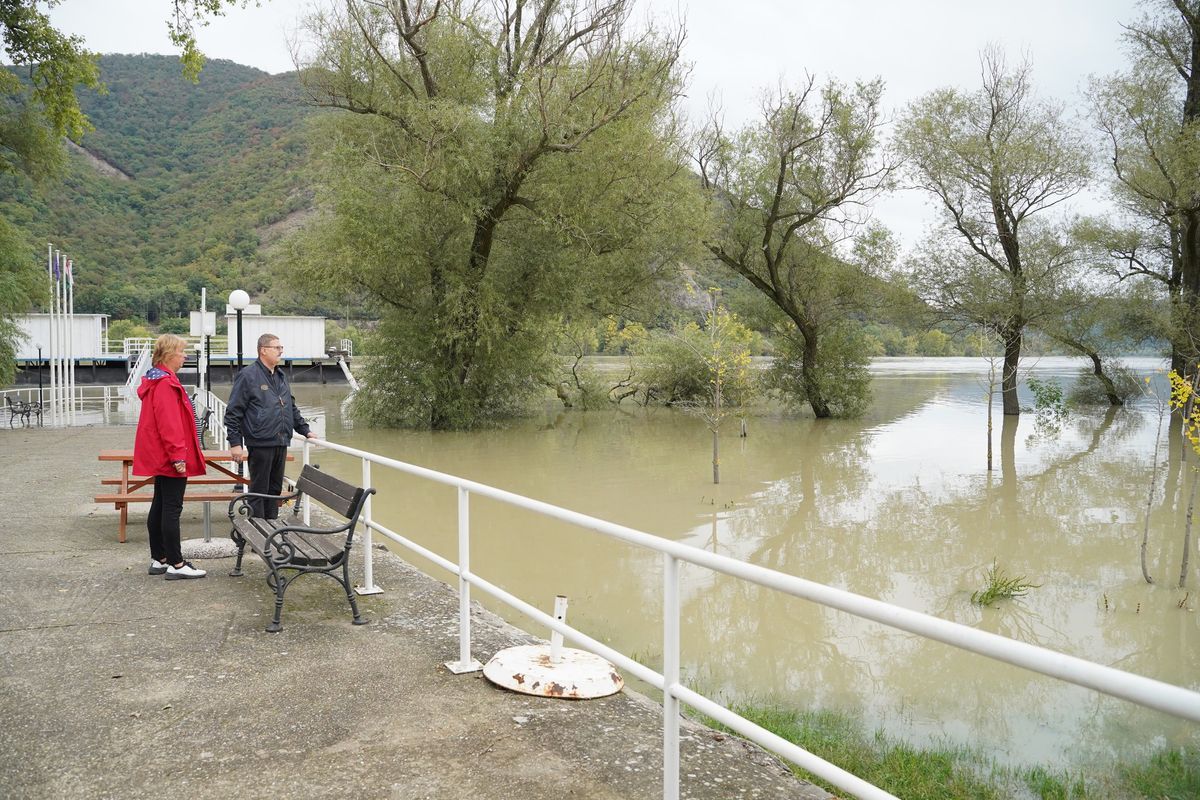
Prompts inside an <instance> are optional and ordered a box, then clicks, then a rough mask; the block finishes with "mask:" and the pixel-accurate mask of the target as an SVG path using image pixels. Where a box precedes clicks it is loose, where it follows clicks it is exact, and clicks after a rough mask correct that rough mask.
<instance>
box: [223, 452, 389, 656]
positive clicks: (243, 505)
mask: <svg viewBox="0 0 1200 800" xmlns="http://www.w3.org/2000/svg"><path fill="white" fill-rule="evenodd" d="M374 493H375V490H374V489H370V488H368V489H363V488H361V487H357V486H352V485H350V484H348V483H346V482H345V481H342V480H338V479H337V478H335V477H333V476H332V475H329V474H328V473H325V472H321V471H320V470H319V469H317V468H316V467H314V466H313V465H311V464H306V465H305V466H304V469H303V470H301V472H300V478H299V479H298V480H297V481H296V491H295V492H293V493H292V494H287V495H265V494H256V493H253V492H247V493H245V494H239V495H238V496H237V498H236V499H234V500H233V501H232V502H230V504H229V521H230V522H231V523H232V524H233V529H232V530H231V531H230V533H229V536H230V538H231V539H233V541H234V543H236V544H237V548H238V552H237V564H235V565H234V568H233V571H232V572H230V573H229V574H230V575H231V576H233V577H241V575H242V556H243V554H244V553H245V549H246V546H247V545H249V547H250V549H251V550H253V551H254V552H255V553H256V554H258V556H259V557H260V558H262V560H263V561H264V562H265V563H266V565H267V568H268V572H267V585H268V586H270V587H271V590H272V591H273V592H274V593H275V616H274V618H273V619H272V620H271V621H270V622H269V623H267V631H269V632H270V633H277V632H278V631H280V630H282V626H281V625H280V624H279V620H280V616H281V615H282V614H283V594H284V592H285V591H287V587H288V586H289V585H290V584H291V583H292V581H294V580H296V579H297V578H299V577H300V576H301V575H307V574H320V575H328V576H329V577H331V578H333V579H334V580H335V581H337V582H338V583H340V584H341V585H342V588H343V589H344V590H345V591H346V599H347V600H349V601H350V610H351V612H353V614H354V620H353V621H354V624H355V625H365V624H367V622H368V620H365V619H363V618H362V617H361V616H360V615H359V613H358V604H357V603H356V602H355V601H354V592H353V591H351V588H350V549H351V548H352V547H353V546H354V527H355V525H356V524H357V523H358V517H359V515H360V514H361V513H362V510H363V506H364V505H365V504H366V502H367V498H368V497H370V496H371V495H372V494H374ZM304 495H307V496H308V497H309V498H310V499H312V500H316V501H317V502H318V503H320V504H322V505H323V506H325V507H326V508H328V509H329V510H330V511H332V512H334V513H335V514H337V515H339V516H340V517H342V518H343V519H344V520H345V522H343V523H342V524H340V525H335V526H333V527H329V528H317V527H312V526H310V525H306V524H304V520H303V518H302V517H300V515H299V512H300V502H299V499H300V498H301V497H302V496H304ZM255 497H265V498H274V499H276V500H280V501H283V500H296V503H295V505H294V506H293V511H292V514H291V515H290V518H289V517H286V516H285V517H282V518H279V519H263V518H261V517H252V516H250V512H251V506H250V502H249V501H250V499H251V498H255ZM342 534H345V535H342ZM284 570H288V571H289V573H288V574H285V573H284ZM338 572H340V573H341V574H340V575H338V574H337V573H338Z"/></svg>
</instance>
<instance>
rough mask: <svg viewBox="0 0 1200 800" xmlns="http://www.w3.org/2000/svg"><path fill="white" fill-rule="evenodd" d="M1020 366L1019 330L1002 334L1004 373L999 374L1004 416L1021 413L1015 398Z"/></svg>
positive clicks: (1018, 401) (1019, 402) (1018, 402)
mask: <svg viewBox="0 0 1200 800" xmlns="http://www.w3.org/2000/svg"><path fill="white" fill-rule="evenodd" d="M1020 366H1021V331H1020V329H1017V330H1016V331H1011V330H1010V331H1007V332H1005V334H1004V375H1002V376H1001V383H1000V385H1001V395H1002V397H1003V398H1004V416H1006V417H1016V416H1019V415H1020V413H1021V401H1020V400H1019V399H1018V398H1017V371H1018V369H1019V368H1020Z"/></svg>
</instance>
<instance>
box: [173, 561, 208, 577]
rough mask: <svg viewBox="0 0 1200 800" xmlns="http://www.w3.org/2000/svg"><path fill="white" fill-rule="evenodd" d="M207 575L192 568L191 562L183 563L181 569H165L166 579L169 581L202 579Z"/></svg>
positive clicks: (200, 570)
mask: <svg viewBox="0 0 1200 800" xmlns="http://www.w3.org/2000/svg"><path fill="white" fill-rule="evenodd" d="M207 574H208V573H207V572H205V571H204V570H202V569H196V568H195V567H193V566H192V562H190V561H185V562H183V566H181V567H167V575H166V579H167V580H169V581H181V580H184V579H185V578H203V577H204V576H205V575H207Z"/></svg>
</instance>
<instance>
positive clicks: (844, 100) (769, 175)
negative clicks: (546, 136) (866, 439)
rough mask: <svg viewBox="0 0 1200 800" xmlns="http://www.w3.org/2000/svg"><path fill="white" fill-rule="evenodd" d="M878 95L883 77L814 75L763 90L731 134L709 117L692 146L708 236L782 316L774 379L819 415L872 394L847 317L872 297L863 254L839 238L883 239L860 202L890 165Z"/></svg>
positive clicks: (848, 411)
mask: <svg viewBox="0 0 1200 800" xmlns="http://www.w3.org/2000/svg"><path fill="white" fill-rule="evenodd" d="M882 96H883V82H882V81H880V80H875V81H871V82H868V83H858V84H855V85H854V86H853V87H847V86H843V85H841V84H839V83H837V82H836V81H830V82H829V83H827V84H826V85H825V86H818V85H817V83H816V80H815V79H814V78H813V77H811V76H810V77H809V78H808V80H807V81H806V82H805V83H804V84H803V85H802V86H801V87H800V88H799V89H798V90H795V91H789V90H785V89H782V88H781V89H780V90H779V91H778V92H776V93H774V94H770V95H767V96H766V98H765V99H764V101H763V104H762V113H761V116H760V117H759V119H758V120H756V121H755V122H753V123H751V124H748V125H746V126H745V127H744V128H742V129H741V130H740V131H738V132H736V133H734V134H732V135H727V134H726V133H725V132H724V131H723V130H722V129H721V125H720V122H719V120H717V119H715V118H714V119H713V120H712V121H711V122H710V123H709V124H708V125H707V126H705V128H704V129H703V130H701V131H700V132H699V134H698V136H697V142H696V145H695V151H694V154H693V157H694V159H695V161H696V164H697V166H698V168H699V171H700V178H701V182H702V183H703V185H704V188H705V189H707V190H708V196H709V199H710V200H711V202H712V203H713V205H714V207H715V210H714V213H715V215H716V216H717V218H718V221H719V224H718V225H717V227H716V228H715V229H714V231H712V232H710V235H709V236H707V237H706V240H705V242H704V243H705V246H706V247H707V248H708V250H709V252H710V253H711V255H712V256H713V257H714V258H715V259H716V260H717V261H718V262H720V263H721V264H723V265H725V266H726V267H728V268H729V269H731V270H733V271H734V272H736V273H738V274H739V275H741V276H743V277H744V278H746V279H747V280H748V281H750V283H751V285H753V286H754V288H755V289H757V290H758V291H759V292H761V293H762V294H763V296H765V297H766V298H767V299H769V300H770V301H771V303H773V304H774V305H775V306H776V307H777V308H778V309H779V310H780V311H781V312H783V314H784V316H785V317H786V318H787V323H786V325H785V328H784V330H783V338H782V340H781V346H780V352H779V353H778V355H777V359H776V368H775V370H774V375H773V378H774V380H773V383H775V385H776V386H777V387H778V388H779V389H781V390H782V393H783V396H784V398H785V399H786V400H788V401H789V402H791V403H793V404H795V405H799V404H801V403H807V404H808V405H809V406H810V407H811V408H812V410H813V414H815V415H816V416H817V417H818V418H826V417H834V416H836V417H850V416H856V415H858V414H859V413H861V412H862V411H863V410H864V408H865V407H866V405H867V403H868V400H869V396H868V383H867V382H868V375H867V371H866V364H867V360H868V358H867V356H866V354H865V350H863V348H861V346H859V345H858V343H857V342H855V341H854V336H853V333H852V330H851V328H850V326H848V325H847V321H848V320H849V319H850V318H851V317H852V316H853V315H855V314H859V313H861V312H862V311H863V310H864V309H865V308H866V307H867V305H868V304H869V292H868V289H869V288H870V287H871V285H872V281H871V280H870V276H869V275H868V274H866V271H867V266H868V265H867V261H868V260H869V259H867V260H864V259H856V262H857V263H852V262H850V261H847V260H845V259H844V258H842V257H841V256H840V255H839V249H843V250H844V249H846V245H848V244H849V243H850V242H852V241H853V242H857V243H859V244H870V242H871V241H873V240H874V241H878V240H879V239H880V238H881V232H880V231H878V230H877V229H876V230H874V231H870V235H864V234H865V233H867V232H868V231H869V229H867V228H865V227H864V225H865V223H866V221H867V214H866V212H865V210H864V209H865V206H866V204H867V203H869V202H870V201H871V200H872V199H873V198H875V197H876V196H877V195H878V194H879V193H880V192H882V191H883V190H885V189H887V188H888V187H889V186H890V179H891V174H892V172H893V170H894V165H893V164H892V162H891V161H890V160H889V159H887V158H886V157H885V156H884V155H883V153H882V145H881V141H880V139H881V133H882V128H883V123H884V120H883V117H882V111H881V108H880V103H881V99H882ZM884 238H886V237H884ZM867 249H870V248H869V247H868V248H867Z"/></svg>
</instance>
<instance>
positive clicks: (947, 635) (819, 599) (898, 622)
mask: <svg viewBox="0 0 1200 800" xmlns="http://www.w3.org/2000/svg"><path fill="white" fill-rule="evenodd" d="M297 438H299V437H297ZM302 444H303V450H304V457H303V463H304V464H307V463H309V459H310V455H311V449H312V448H313V447H319V448H324V449H327V450H331V451H334V452H338V453H343V454H345V455H348V456H352V457H354V458H358V459H360V460H361V462H362V481H363V485H364V486H365V487H369V486H371V466H372V465H373V464H378V465H379V466H382V467H386V468H389V469H393V470H397V471H399V472H403V473H406V474H408V475H414V476H416V477H419V478H424V479H427V480H431V481H434V482H437V483H442V484H446V485H449V486H454V487H456V488H457V490H458V556H457V560H456V561H452V560H450V559H448V558H445V557H443V556H441V555H439V554H437V553H435V552H433V551H432V550H429V549H428V548H426V547H423V546H421V545H419V544H417V543H416V542H413V541H411V540H409V539H407V538H405V537H404V536H402V535H400V534H398V533H396V532H395V531H393V530H391V529H390V528H388V527H386V526H385V525H383V524H381V523H380V522H379V521H378V520H376V519H375V518H374V516H373V510H372V507H371V502H370V500H369V499H368V501H367V504H366V506H365V507H364V511H363V523H364V542H363V546H362V547H361V548H360V551H361V552H362V554H363V573H364V578H363V579H364V586H363V588H362V590H361V591H363V592H378V591H382V590H381V589H379V587H377V586H376V585H375V582H374V571H373V567H372V556H373V553H374V548H373V547H372V541H371V537H372V533H373V532H378V533H380V534H382V535H383V536H386V537H387V538H388V539H390V540H392V541H394V542H396V543H397V544H400V545H402V546H404V547H405V548H407V549H409V550H411V551H412V552H414V553H417V554H418V555H420V556H422V557H424V558H426V559H429V560H430V561H432V562H433V563H434V564H437V565H438V566H440V567H442V568H443V569H445V570H447V571H449V572H451V573H452V574H454V575H457V576H458V591H459V660H458V662H456V663H454V664H451V665H450V666H451V668H452V669H454V670H455V671H456V672H457V671H468V670H470V669H471V668H472V667H473V666H475V668H477V666H476V665H477V662H473V660H472V658H471V618H470V602H471V587H472V586H474V587H476V588H478V589H481V590H482V591H484V592H486V593H487V594H489V595H491V596H492V597H494V598H496V599H497V600H499V601H501V602H503V603H505V604H507V605H508V606H510V607H511V608H514V609H516V610H517V611H520V612H521V613H523V614H525V615H526V616H528V617H529V618H530V619H532V620H534V621H536V622H538V623H540V624H542V625H545V626H546V627H548V628H550V629H551V630H552V631H556V632H558V633H560V634H562V635H563V636H565V637H566V638H568V639H570V640H572V641H574V642H576V643H578V644H580V645H581V646H583V647H584V648H585V649H587V650H590V651H592V652H594V653H596V654H598V655H600V656H602V657H604V658H607V659H608V660H609V661H612V662H613V663H615V664H617V665H618V666H619V667H622V668H623V669H625V670H627V671H628V672H629V673H631V674H633V675H635V676H637V677H638V678H639V679H641V680H643V681H645V682H646V683H648V684H650V685H651V686H654V687H655V688H657V689H660V690H662V693H663V798H664V800H677V798H678V797H679V724H680V715H679V711H680V702H681V701H682V702H685V703H687V704H688V705H689V706H691V707H692V708H694V709H696V710H697V711H700V712H701V713H703V714H707V715H708V716H710V717H712V718H713V719H715V720H717V721H718V722H721V723H722V724H724V725H727V726H729V727H730V728H732V729H733V730H735V731H737V732H738V733H740V734H742V735H743V736H745V737H746V738H748V739H750V740H751V741H754V742H756V743H757V744H759V745H761V746H762V747H765V748H766V749H768V750H770V751H772V752H774V753H776V754H777V755H779V756H781V757H783V758H786V759H788V760H790V761H792V762H794V763H796V764H797V765H799V766H800V767H802V768H803V769H805V770H807V771H809V772H811V773H812V774H814V775H816V776H818V777H820V778H822V779H824V780H826V781H828V782H829V783H831V784H833V785H835V786H837V787H838V788H840V789H842V790H844V791H846V792H849V793H850V794H853V795H854V796H856V797H860V798H865V799H866V800H884V799H890V800H896V798H895V797H894V796H893V795H891V794H889V793H888V792H886V791H884V790H882V789H879V788H878V787H876V786H873V785H872V784H870V783H867V782H866V781H864V780H862V779H861V778H859V777H857V776H855V775H852V774H851V773H849V772H846V771H845V770H843V769H841V768H840V767H837V766H835V765H833V764H831V763H829V762H828V761H825V760H824V759H822V758H819V757H818V756H815V755H813V754H812V753H810V752H808V751H807V750H804V749H803V748H801V747H799V746H798V745H795V744H793V743H792V742H789V741H787V740H785V739H783V738H781V737H779V736H776V735H775V734H773V733H771V732H770V731H768V730H766V729H764V728H762V727H760V726H758V725H756V724H754V723H753V722H750V721H749V720H747V719H745V718H744V717H742V716H740V715H738V714H737V713H735V712H733V711H731V710H729V709H728V708H726V707H724V706H722V705H721V704H719V703H717V702H715V701H713V700H711V699H709V698H707V697H704V696H703V695H701V694H699V693H697V692H695V691H694V690H692V689H689V688H688V687H686V686H684V685H683V684H682V683H680V667H679V658H680V656H679V624H680V622H679V612H680V594H679V567H680V563H681V562H687V563H690V564H695V565H697V566H701V567H706V568H708V569H710V570H713V571H714V572H719V573H722V574H724V575H729V576H731V577H735V578H739V579H741V580H745V581H750V582H751V583H755V584H757V585H759V586H764V587H767V588H769V589H774V590H776V591H780V592H783V593H785V594H789V595H792V596H794V597H800V598H803V599H806V600H810V601H812V602H814V603H818V604H820V605H822V606H826V607H828V608H835V609H838V610H840V611H844V612H846V613H848V614H853V615H855V616H858V617H862V618H864V619H869V620H872V621H874V622H878V623H881V624H883V625H887V626H889V627H892V628H897V629H899V630H903V631H908V632H910V633H915V634H917V635H918V636H923V637H925V638H928V639H934V640H936V641H939V642H944V643H946V644H949V645H953V646H955V647H958V648H961V649H963V650H968V651H970V652H973V653H978V654H980V655H983V656H986V657H988V658H991V659H994V660H997V661H1003V662H1006V663H1009V664H1014V665H1016V666H1018V667H1022V668H1024V669H1028V670H1031V671H1033V672H1037V673H1040V674H1042V675H1048V676H1050V677H1054V678H1058V679H1060V680H1063V681H1067V682H1069V683H1073V684H1076V685H1078V686H1083V687H1086V688H1089V689H1094V690H1096V691H1098V692H1103V693H1105V694H1109V695H1112V696H1114V697H1119V698H1122V699H1124V700H1128V701H1130V702H1133V703H1137V704H1138V705H1142V706H1146V707H1147V708H1153V709H1156V710H1158V711H1162V712H1165V713H1167V714H1172V715H1174V716H1177V717H1182V718H1183V719H1188V720H1191V721H1193V722H1200V693H1198V692H1194V691H1191V690H1188V689H1184V688H1182V687H1179V686H1173V685H1171V684H1168V683H1163V682H1162V681H1157V680H1154V679H1151V678H1146V677H1144V676H1141V675H1134V674H1133V673H1129V672H1124V671H1122V670H1118V669H1114V668H1112V667H1107V666H1104V665H1102V664H1096V663H1094V662H1091V661H1087V660H1085V659H1082V658H1077V657H1075V656H1069V655H1066V654H1064V653H1059V652H1055V651H1053V650H1049V649H1046V648H1043V647H1038V646H1036V645H1031V644H1026V643H1025V642H1019V641H1016V640H1014V639H1008V638H1006V637H1003V636H999V635H997V634H994V633H987V632H985V631H981V630H977V629H975V628H971V627H969V626H966V625H962V624H959V623H956V622H949V621H947V620H944V619H940V618H938V617H933V616H930V615H928V614H922V613H921V612H918V611H913V610H911V609H907V608H902V607H900V606H895V605H892V604H890V603H885V602H883V601H881V600H874V599H872V598H869V597H864V596H862V595H858V594H854V593H853V592H848V591H846V590H844V589H835V588H833V587H831V586H825V585H823V584H820V583H814V582H813V581H809V580H805V579H803V578H799V577H797V576H795V575H788V574H786V573H782V572H777V571H775V570H771V569H767V568H765V567H760V566H756V565H754V564H749V563H746V562H744V561H739V560H737V559H734V558H730V557H728V556H723V555H719V554H717V553H710V552H709V551H707V550H701V549H700V548H697V547H693V546H691V545H686V544H680V543H678V542H674V541H671V540H668V539H663V538H660V537H658V536H654V535H651V534H649V533H645V532H643V531H639V530H635V529H633V528H628V527H625V526H624V525H617V524H615V523H612V522H608V521H606V520H602V519H597V518H596V517H590V516H588V515H586V514H580V513H578V512H576V511H570V510H568V509H565V508H561V507H559V506H554V505H551V504H549V503H544V502H541V501H539V500H533V499H530V498H528V497H523V496H521V495H518V494H514V493H512V492H507V491H505V490H503V489H497V488H495V487H492V486H487V485H485V484H481V483H476V482H474V481H470V480H466V479H464V478H459V477H456V476H453V475H447V474H445V473H441V472H436V471H434V470H431V469H426V468H425V467H419V466H415V465H413V464H406V463H404V462H402V461H397V460H395V459H392V458H387V457H385V456H380V455H377V454H375V453H369V452H366V451H363V450H357V449H355V448H352V447H346V446H345V445H339V444H336V443H334V442H329V441H325V440H308V439H305V440H302ZM472 494H476V495H480V496H482V497H488V498H490V499H492V500H498V501H500V502H502V503H507V504H509V505H512V506H516V507H518V508H523V509H526V510H528V511H532V512H534V513H537V514H542V515H544V516H547V517H551V518H553V519H558V520H561V521H563V522H567V523H570V524H573V525H576V526H578V527H581V528H584V529H587V530H591V531H595V532H597V533H600V534H603V535H605V536H609V537H611V538H614V539H619V540H621V541H624V542H628V543H630V544H634V545H638V546H640V547H645V548H648V549H650V550H655V551H658V552H659V553H661V554H662V557H663V671H662V673H661V674H659V673H658V672H655V671H654V670H652V669H651V668H649V667H647V666H645V665H644V664H641V663H639V662H637V661H635V660H634V659H632V658H630V657H629V656H626V655H624V654H623V653H620V652H618V651H616V650H614V649H613V648H611V647H609V646H607V645H605V644H603V643H602V642H599V641H597V640H595V639H593V638H591V637H590V636H588V635H586V634H584V633H582V632H581V631H578V630H576V629H574V628H572V627H571V626H570V625H567V624H566V623H564V622H561V621H559V620H557V619H555V618H554V617H553V616H552V615H550V614H547V613H546V612H544V611H541V610H540V609H538V608H536V607H535V606H533V605H531V604H529V603H527V602H525V601H524V600H522V599H520V598H519V597H516V596H515V595H512V594H510V593H509V592H507V591H505V590H503V589H501V588H500V587H498V586H496V585H495V584H492V583H490V582H488V581H487V580H485V579H484V578H482V577H480V576H479V575H478V574H476V573H474V572H472V571H471V567H470V554H471V536H470V496H471V495H472ZM303 511H304V520H305V524H308V523H309V521H310V520H309V514H310V509H309V507H308V498H307V497H305V499H304V507H303Z"/></svg>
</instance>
